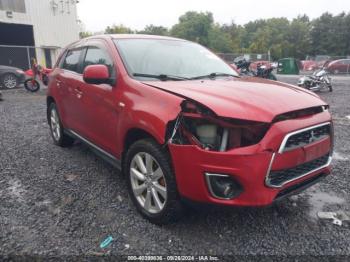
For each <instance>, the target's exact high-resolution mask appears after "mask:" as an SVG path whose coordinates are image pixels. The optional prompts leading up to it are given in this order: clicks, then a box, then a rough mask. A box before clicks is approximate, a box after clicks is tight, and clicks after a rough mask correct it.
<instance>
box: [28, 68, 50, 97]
mask: <svg viewBox="0 0 350 262" xmlns="http://www.w3.org/2000/svg"><path fill="white" fill-rule="evenodd" d="M51 71H52V69H50V68H42V67H39V74H38V75H37V76H38V77H39V79H40V80H41V82H43V84H44V85H45V86H47V85H48V83H49V76H48V75H49V74H50V73H51ZM25 74H26V75H27V76H29V77H30V78H28V79H27V80H26V81H24V87H25V89H27V90H28V91H30V92H36V91H38V90H39V89H40V84H39V81H37V80H36V79H35V78H34V74H33V70H32V69H29V70H27V71H26V72H25Z"/></svg>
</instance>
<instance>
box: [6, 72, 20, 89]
mask: <svg viewBox="0 0 350 262" xmlns="http://www.w3.org/2000/svg"><path fill="white" fill-rule="evenodd" d="M3 83H4V86H5V87H6V88H8V89H13V88H15V87H16V86H17V79H16V77H15V76H14V75H6V76H5V77H4V80H3Z"/></svg>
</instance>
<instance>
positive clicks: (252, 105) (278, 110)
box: [143, 77, 326, 122]
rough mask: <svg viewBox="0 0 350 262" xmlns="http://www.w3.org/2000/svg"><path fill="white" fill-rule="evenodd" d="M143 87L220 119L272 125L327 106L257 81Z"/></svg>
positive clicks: (301, 92)
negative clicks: (190, 102) (297, 112)
mask: <svg viewBox="0 0 350 262" xmlns="http://www.w3.org/2000/svg"><path fill="white" fill-rule="evenodd" d="M143 83H144V84H146V85H149V86H152V87H155V88H158V89H161V90H164V91H167V92H169V93H173V94H175V95H178V96H181V97H184V98H188V99H191V100H194V101H197V102H198V103H200V104H202V105H205V106H207V107H208V108H210V109H211V110H212V111H214V112H215V113H216V114H217V115H219V116H222V117H229V118H237V119H245V120H252V121H260V122H271V121H272V120H273V118H274V117H275V116H277V115H279V114H282V113H287V112H290V111H295V110H299V109H304V108H309V107H314V106H321V105H326V103H325V102H324V101H322V100H321V99H320V98H319V97H318V96H317V95H316V94H314V93H312V92H310V91H307V90H305V89H302V88H299V87H296V86H293V85H289V84H285V83H281V82H276V81H269V80H264V79H261V78H253V77H249V78H241V79H234V80H232V79H231V78H224V79H222V78H221V79H216V80H198V81H147V82H143Z"/></svg>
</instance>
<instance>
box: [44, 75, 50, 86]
mask: <svg viewBox="0 0 350 262" xmlns="http://www.w3.org/2000/svg"><path fill="white" fill-rule="evenodd" d="M43 84H44V85H45V86H48V84H49V77H48V76H47V75H43Z"/></svg>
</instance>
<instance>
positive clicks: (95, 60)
mask: <svg viewBox="0 0 350 262" xmlns="http://www.w3.org/2000/svg"><path fill="white" fill-rule="evenodd" d="M89 65H106V66H107V67H108V70H109V74H110V76H114V67H113V62H112V59H111V58H110V57H109V55H108V54H107V52H106V51H104V50H102V49H100V48H98V47H94V46H93V47H89V48H88V50H87V52H86V56H85V60H84V66H83V70H84V69H85V67H87V66H89Z"/></svg>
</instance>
